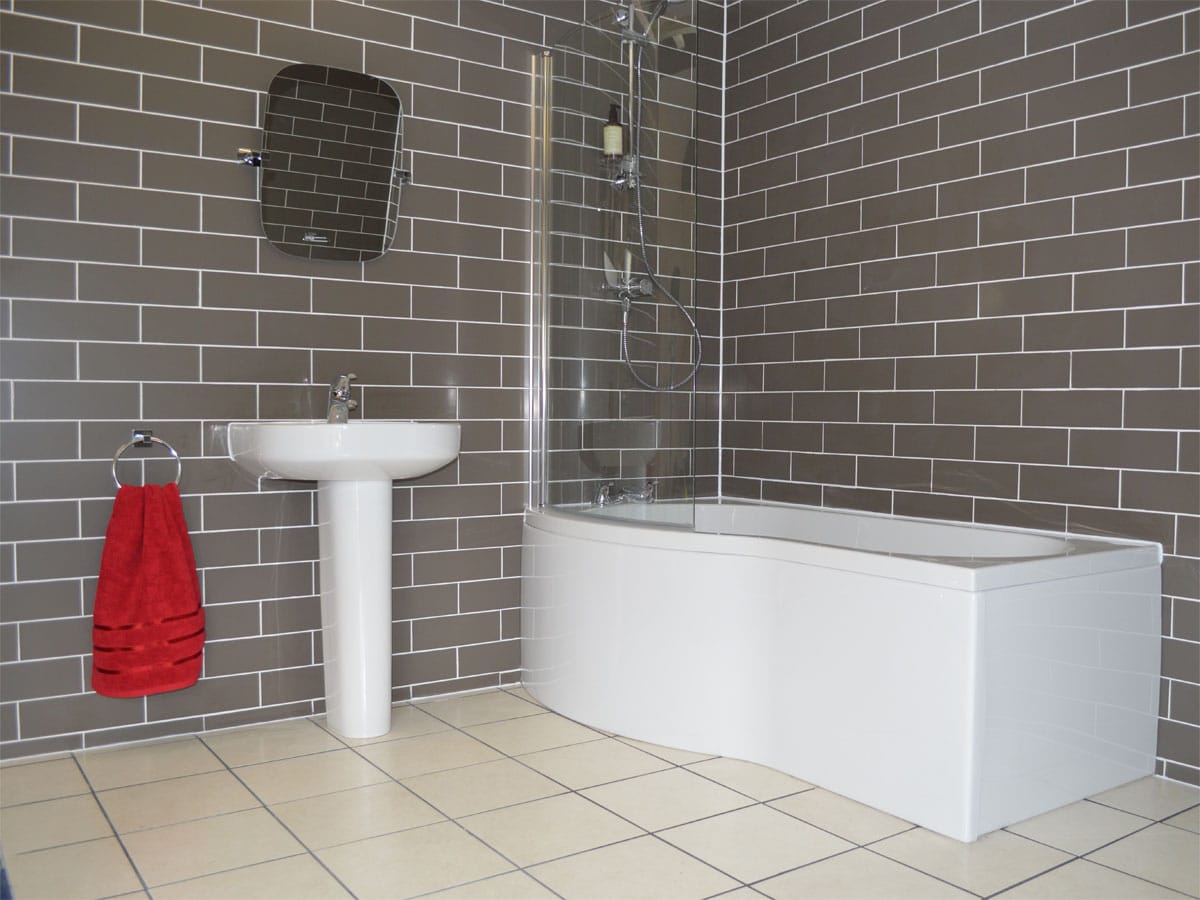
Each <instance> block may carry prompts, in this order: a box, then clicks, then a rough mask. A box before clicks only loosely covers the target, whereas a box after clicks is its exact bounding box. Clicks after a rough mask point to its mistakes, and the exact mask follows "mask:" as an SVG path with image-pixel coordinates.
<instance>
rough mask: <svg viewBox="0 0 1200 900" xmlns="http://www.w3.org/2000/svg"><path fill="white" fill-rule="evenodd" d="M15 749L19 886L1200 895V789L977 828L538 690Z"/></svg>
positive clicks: (53, 892) (614, 896)
mask: <svg viewBox="0 0 1200 900" xmlns="http://www.w3.org/2000/svg"><path fill="white" fill-rule="evenodd" d="M393 723H394V724H393V727H392V730H391V732H390V733H389V734H387V735H386V736H384V737H382V738H378V739H374V740H370V741H348V740H341V739H339V738H337V737H334V736H333V735H332V734H330V733H329V732H328V731H326V730H325V729H324V728H323V727H321V726H322V722H321V721H320V720H297V721H291V722H282V723H274V724H268V725H259V726H254V727H251V728H243V729H238V730H233V731H226V732H216V733H211V734H205V735H202V736H199V737H190V738H183V739H175V740H170V741H164V742H159V743H154V744H141V745H136V746H130V747H124V748H116V749H109V750H92V751H87V752H80V753H75V754H72V755H69V756H64V757H60V758H56V759H51V760H45V759H42V760H38V761H33V762H25V763H20V762H18V763H14V764H10V765H8V766H5V767H4V768H3V769H2V770H0V801H2V803H3V811H2V813H0V845H2V846H3V849H4V853H5V856H6V857H7V863H8V866H9V869H10V872H11V876H12V881H13V887H14V890H15V894H16V897H17V900H34V898H50V900H65V898H70V897H111V896H128V897H147V896H152V897H155V898H163V900H177V898H188V897H196V898H205V900H221V898H282V900H300V898H323V897H346V896H357V897H387V898H398V897H410V896H417V895H422V894H429V893H436V895H437V896H439V897H495V898H520V897H553V896H560V897H566V898H576V897H596V898H606V900H622V898H635V897H648V898H683V897H711V896H717V895H721V896H725V897H729V898H738V900H741V898H750V897H757V896H763V895H765V896H768V897H804V898H817V900H832V898H886V900H901V898H921V900H925V898H941V897H947V898H950V897H991V896H997V895H999V896H1002V897H1005V898H1014V900H1015V898H1085V900H1102V898H1120V900H1137V898H1157V897H1180V896H1192V897H1196V896H1197V895H1200V791H1198V790H1197V789H1196V788H1192V787H1188V786H1185V785H1181V784H1177V783H1174V782H1169V781H1164V780H1162V779H1156V778H1146V779H1143V780H1141V781H1138V782H1134V783H1133V784H1130V785H1126V786H1125V787H1122V788H1118V789H1116V790H1113V791H1109V792H1107V793H1105V794H1101V795H1099V796H1097V797H1094V798H1092V799H1091V800H1085V801H1083V802H1081V803H1076V804H1073V805H1071V806H1068V807H1065V808H1063V809H1060V810H1057V811H1055V812H1052V813H1048V814H1046V815H1044V816H1039V817H1037V818H1035V819H1030V820H1029V821H1026V822H1022V823H1020V824H1018V825H1014V826H1012V827H1010V828H1008V829H1006V830H1004V831H999V832H995V833H993V834H990V835H987V836H985V837H984V838H982V839H981V840H979V841H978V842H976V843H974V844H960V843H958V842H956V841H952V840H950V839H948V838H944V837H941V836H939V835H936V834H933V833H932V832H928V831H925V830H924V829H922V828H916V827H914V826H912V825H910V824H909V823H907V822H904V821H901V820H900V819H897V818H894V817H893V816H889V815H887V814H886V813H882V812H879V811H878V810H874V809H870V808H868V807H865V806H862V805H860V804H858V803H855V802H853V801H851V800H847V799H845V798H843V797H839V796H837V795H835V794H831V793H829V792H827V791H824V790H822V789H820V788H817V787H813V786H812V785H809V784H806V783H805V782H803V781H799V780H797V779H795V778H791V777H789V776H786V775H783V774H781V773H779V772H776V771H773V770H770V769H764V768H762V767H761V766H755V765H751V764H749V763H745V762H740V761H737V760H733V759H726V758H720V757H705V756H701V755H698V754H694V753H687V752H683V751H679V750H671V749H667V748H663V747H654V746H649V745H645V744H641V743H639V742H637V741H633V740H628V739H625V738H619V737H611V736H608V735H605V734H601V733H599V732H596V731H592V730H590V729H588V728H585V727H583V726H581V725H579V724H576V723H575V722H571V721H569V720H567V719H564V718H562V717H560V716H557V715H555V714H553V713H549V712H547V711H546V710H545V709H543V708H541V707H539V706H537V705H536V704H534V703H533V702H531V698H530V697H529V695H528V694H526V693H525V692H524V691H522V690H521V689H519V688H513V689H507V690H502V691H490V692H485V693H479V694H469V695H462V696H457V697H451V698H446V699H440V700H432V701H427V702H422V703H418V704H413V705H405V706H400V707H396V709H395V711H394V715H393Z"/></svg>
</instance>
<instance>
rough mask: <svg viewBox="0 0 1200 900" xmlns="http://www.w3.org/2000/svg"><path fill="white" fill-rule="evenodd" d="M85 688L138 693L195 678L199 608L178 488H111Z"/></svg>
mask: <svg viewBox="0 0 1200 900" xmlns="http://www.w3.org/2000/svg"><path fill="white" fill-rule="evenodd" d="M92 647H93V652H92V688H93V690H95V691H96V693H98V694H104V695H105V696H106V697H142V696H145V695H146V694H161V693H163V692H164V691H175V690H179V688H185V687H188V686H189V685H191V684H195V682H196V679H198V678H199V677H200V666H201V663H202V661H203V656H202V654H203V652H204V609H203V607H202V606H201V605H200V581H199V579H198V578H197V577H196V559H195V557H194V556H193V555H192V542H191V540H190V538H188V530H187V523H186V522H185V521H184V519H183V506H182V504H181V503H180V501H179V488H177V487H176V486H175V485H173V484H168V485H161V486H160V485H156V484H148V485H146V486H144V487H135V486H133V485H125V486H123V487H121V489H120V490H118V491H117V499H116V501H115V502H114V503H113V511H112V518H111V519H110V520H109V522H108V532H107V534H106V535H105V538H104V553H103V555H102V556H101V558H100V582H99V584H98V585H97V586H96V609H95V611H94V612H93V613H92Z"/></svg>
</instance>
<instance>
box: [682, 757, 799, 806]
mask: <svg viewBox="0 0 1200 900" xmlns="http://www.w3.org/2000/svg"><path fill="white" fill-rule="evenodd" d="M687 768H689V769H691V770H692V771H693V772H695V773H696V774H697V775H703V776H704V777H705V778H711V779H712V780H713V781H715V782H717V783H718V784H723V785H725V787H727V788H732V789H733V790H735V791H740V792H741V793H743V794H746V795H748V796H750V797H753V798H754V799H755V800H774V799H775V798H776V797H783V796H786V795H788V794H794V793H796V792H797V791H806V790H808V789H809V788H811V787H812V785H811V784H809V783H808V782H807V781H801V780H800V779H799V778H793V777H792V776H791V775H786V774H784V773H783V772H780V771H779V770H778V769H770V768H768V767H767V766H760V765H758V764H757V763H752V762H746V761H745V760H743V759H733V758H731V757H728V756H718V757H716V758H715V759H705V760H701V761H700V762H698V763H692V764H691V765H689V766H688V767H687Z"/></svg>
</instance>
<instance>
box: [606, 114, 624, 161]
mask: <svg viewBox="0 0 1200 900" xmlns="http://www.w3.org/2000/svg"><path fill="white" fill-rule="evenodd" d="M624 155H625V129H624V128H623V127H622V126H621V111H620V109H619V108H618V106H617V104H615V103H613V104H610V105H609V107H608V121H607V122H606V123H605V125H604V156H605V158H606V159H620V158H621V157H622V156H624Z"/></svg>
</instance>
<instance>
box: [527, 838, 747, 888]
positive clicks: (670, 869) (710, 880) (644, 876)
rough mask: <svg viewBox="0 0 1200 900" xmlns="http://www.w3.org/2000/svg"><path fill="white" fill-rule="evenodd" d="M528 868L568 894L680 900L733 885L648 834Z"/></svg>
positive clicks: (538, 877)
mask: <svg viewBox="0 0 1200 900" xmlns="http://www.w3.org/2000/svg"><path fill="white" fill-rule="evenodd" d="M530 874H531V875H533V876H534V877H535V878H537V879H538V880H539V881H541V882H543V883H544V884H546V885H548V886H549V887H550V888H551V889H552V890H553V891H555V892H556V893H558V894H559V895H561V896H563V897H570V898H571V900H588V898H595V900H614V898H618V897H619V898H621V900H642V898H645V900H663V898H666V897H670V898H672V900H686V898H691V897H697V898H698V897H711V896H712V895H713V894H719V893H721V892H723V891H727V890H731V889H733V888H735V887H738V883H737V882H736V881H734V880H733V879H732V878H729V877H728V876H727V875H723V874H721V873H720V872H718V871H717V870H716V869H714V868H712V867H711V866H706V865H705V864H704V863H702V862H700V861H699V860H696V859H693V858H692V857H690V856H688V855H687V854H686V853H682V852H680V851H679V850H677V849H675V848H674V847H672V846H670V845H669V844H664V843H663V842H662V841H660V840H659V839H658V838H655V837H649V836H647V837H642V838H634V839H633V840H631V841H625V842H624V843H621V844H612V845H610V846H608V847H601V848H600V849H598V850H589V851H588V852H587V853H579V854H576V855H575V856H568V857H565V858H563V859H558V860H554V861H553V862H548V863H543V864H542V865H540V866H534V867H533V868H532V869H530Z"/></svg>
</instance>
